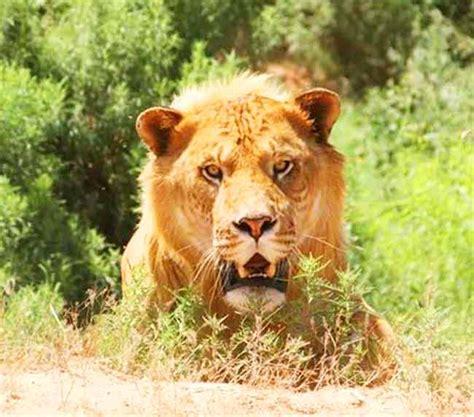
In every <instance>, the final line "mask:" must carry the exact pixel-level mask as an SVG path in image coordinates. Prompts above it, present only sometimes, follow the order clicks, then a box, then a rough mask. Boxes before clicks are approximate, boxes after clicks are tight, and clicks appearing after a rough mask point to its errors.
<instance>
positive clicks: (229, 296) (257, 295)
mask: <svg viewBox="0 0 474 417" xmlns="http://www.w3.org/2000/svg"><path fill="white" fill-rule="evenodd" d="M224 301H225V302H226V303H227V304H228V305H229V306H231V307H232V308H234V309H235V310H236V311H238V312H239V313H250V312H255V313H257V312H258V313H270V312H272V311H274V310H275V309H277V308H278V307H280V306H281V305H282V304H284V303H285V301H286V295H285V294H284V293H283V292H281V291H278V290H277V289H275V288H266V287H240V288H236V289H233V290H230V291H227V292H226V293H225V295H224Z"/></svg>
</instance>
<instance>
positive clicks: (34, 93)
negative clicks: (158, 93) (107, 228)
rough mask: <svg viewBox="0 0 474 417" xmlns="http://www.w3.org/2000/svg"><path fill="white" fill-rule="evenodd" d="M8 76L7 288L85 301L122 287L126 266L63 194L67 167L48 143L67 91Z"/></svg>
mask: <svg viewBox="0 0 474 417" xmlns="http://www.w3.org/2000/svg"><path fill="white" fill-rule="evenodd" d="M0 75H1V83H0V93H1V95H2V99H3V101H2V104H1V111H0V120H1V122H2V131H1V132H0V146H1V148H2V153H1V155H0V226H1V230H2V233H1V236H0V260H1V265H0V268H1V270H2V281H3V282H1V284H2V286H3V285H14V286H15V285H16V286H17V287H20V286H24V285H28V284H31V283H36V284H39V283H41V282H44V281H45V280H46V281H48V282H52V283H58V284H60V290H61V292H62V294H63V295H64V296H65V297H66V298H67V299H68V300H69V301H72V300H79V299H81V298H83V297H84V296H85V291H86V290H87V289H88V288H91V287H104V286H106V285H107V286H109V285H111V284H112V283H115V282H116V277H117V275H118V266H117V256H116V252H114V251H112V250H111V248H110V247H109V245H107V244H106V242H105V241H104V239H103V237H101V236H100V235H98V234H97V232H96V231H95V230H94V229H92V228H90V227H89V226H88V223H87V222H85V221H81V220H80V219H79V217H78V216H77V215H75V214H71V213H69V212H68V211H67V210H66V208H65V206H64V203H63V202H62V201H61V200H60V199H59V198H58V196H57V195H56V194H55V190H54V187H55V186H57V184H58V183H59V182H60V181H59V179H58V178H59V177H60V172H61V167H62V164H63V161H61V160H60V159H59V158H58V157H57V155H55V154H54V153H52V152H51V149H50V147H51V144H50V143H48V141H49V140H50V137H51V136H50V135H51V132H54V131H55V130H56V129H57V126H58V123H60V120H61V119H60V115H59V114H60V112H61V110H62V100H63V96H64V94H63V90H62V88H61V87H60V86H59V85H57V84H55V83H53V82H50V81H37V80H35V79H34V78H32V77H31V76H30V75H29V73H28V71H26V70H22V69H18V68H17V67H15V66H8V65H5V64H2V65H0ZM12 283H13V284H12Z"/></svg>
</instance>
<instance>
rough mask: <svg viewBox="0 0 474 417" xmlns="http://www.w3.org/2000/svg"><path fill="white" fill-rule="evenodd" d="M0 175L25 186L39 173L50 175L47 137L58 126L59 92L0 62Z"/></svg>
mask: <svg viewBox="0 0 474 417" xmlns="http://www.w3.org/2000/svg"><path fill="white" fill-rule="evenodd" d="M0 97H2V101H1V104H0V124H1V126H2V129H1V131H0V147H1V149H2V152H1V154H0V175H6V176H8V177H9V178H10V179H11V180H12V181H13V182H14V183H15V184H17V185H20V186H25V185H26V184H27V183H28V182H29V181H31V180H32V179H34V178H35V177H36V176H38V175H39V174H40V173H45V172H49V173H52V172H54V169H55V168H57V166H58V160H57V157H56V156H55V155H51V154H48V153H47V151H46V148H47V146H48V143H47V139H48V134H49V133H50V132H51V131H53V130H54V128H55V127H56V126H57V125H58V124H59V123H60V120H61V117H62V115H61V112H62V110H63V108H62V104H63V98H64V93H63V89H62V88H61V86H60V85H59V84H56V83H53V82H51V81H49V80H44V81H41V82H37V81H36V80H35V79H33V78H32V77H31V76H30V74H29V72H28V71H27V70H25V69H21V68H17V67H15V66H11V67H10V66H7V65H5V64H2V63H1V62H0Z"/></svg>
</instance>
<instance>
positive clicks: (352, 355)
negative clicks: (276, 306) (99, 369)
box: [0, 260, 473, 415]
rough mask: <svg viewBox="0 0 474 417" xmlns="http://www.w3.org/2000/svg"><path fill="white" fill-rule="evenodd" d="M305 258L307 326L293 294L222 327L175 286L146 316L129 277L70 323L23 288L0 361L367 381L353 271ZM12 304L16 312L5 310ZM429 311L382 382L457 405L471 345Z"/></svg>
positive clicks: (434, 403)
mask: <svg viewBox="0 0 474 417" xmlns="http://www.w3.org/2000/svg"><path fill="white" fill-rule="evenodd" d="M313 261H314V260H313ZM313 261H311V260H309V261H308V263H307V264H306V265H304V264H303V274H302V277H301V278H302V279H305V277H306V278H308V277H311V278H312V279H311V280H308V281H307V282H308V285H307V292H306V296H307V297H308V299H309V300H310V301H311V314H312V316H311V323H312V326H313V327H311V326H310V327H305V326H302V324H301V323H302V320H301V317H302V312H301V308H302V306H301V305H298V304H293V305H288V306H286V307H285V308H284V309H282V310H281V311H279V312H278V313H276V314H272V315H270V316H266V317H262V316H260V315H258V314H254V315H253V316H249V317H248V318H247V319H246V320H244V321H243V322H242V325H241V326H240V328H239V329H238V330H237V331H235V332H233V333H230V332H229V331H228V329H227V328H226V326H225V322H224V320H222V319H218V318H216V317H214V316H212V315H211V314H209V312H208V311H207V310H206V307H205V305H204V304H203V303H202V302H201V300H200V299H199V297H198V296H196V295H195V294H194V293H193V291H192V290H185V291H183V292H182V293H180V294H178V297H177V303H176V307H175V309H174V310H173V311H171V312H163V313H161V314H159V315H158V316H157V317H151V316H150V315H149V314H148V312H147V311H146V307H145V306H144V304H143V302H142V300H143V296H144V291H145V290H144V289H143V288H140V286H139V285H137V286H136V288H135V291H136V294H135V295H134V296H132V297H130V298H129V299H127V300H122V301H121V302H120V303H118V302H117V301H114V300H110V299H109V300H108V301H107V302H105V303H104V304H103V305H104V307H105V308H104V312H103V313H101V314H98V315H94V316H92V320H91V322H90V323H89V324H88V325H87V326H82V325H81V326H80V325H79V322H80V317H82V316H83V314H82V315H81V314H80V311H78V310H77V309H72V310H69V311H68V312H67V313H63V315H62V317H60V316H59V314H58V310H57V309H56V308H55V307H54V306H53V304H54V303H51V302H50V301H49V300H48V299H47V298H46V299H45V300H32V299H31V297H32V293H25V294H24V297H26V298H27V299H25V300H23V301H24V302H23V303H16V304H15V302H12V303H11V305H10V307H15V306H16V307H15V308H16V309H17V310H16V311H12V310H11V309H10V310H7V314H5V313H3V315H2V322H1V323H0V332H1V333H0V336H1V342H0V353H1V357H2V362H3V364H4V365H7V366H8V367H10V368H12V367H13V368H14V369H22V368H28V367H31V364H32V363H34V364H35V366H38V365H41V364H49V365H53V366H56V367H59V368H67V366H68V363H70V362H71V361H73V360H76V359H77V358H78V357H80V358H83V357H92V358H95V359H97V360H100V361H101V363H104V364H106V365H107V366H108V367H111V368H113V369H116V370H119V371H121V372H124V373H126V374H129V375H134V376H136V377H144V376H145V377H148V378H151V379H152V380H156V381H193V382H196V381H205V382H226V383H238V384H246V385H251V386H255V387H259V388H272V389H291V390H293V391H295V390H296V391H307V390H314V389H320V388H322V387H324V386H328V385H331V386H334V385H336V386H355V385H357V386H361V385H362V386H367V385H371V384H373V383H374V382H375V381H377V379H378V378H379V376H380V375H378V373H377V371H373V370H370V369H367V368H366V367H365V366H364V360H365V358H366V354H367V349H368V348H369V347H370V346H368V345H367V343H365V340H364V339H363V338H361V337H358V336H357V332H355V330H357V329H355V328H354V327H353V326H352V324H351V322H350V321H349V320H348V317H350V316H351V314H352V313H353V311H354V308H355V304H354V301H353V300H354V297H353V296H352V295H353V293H354V291H359V289H358V288H356V285H355V283H356V282H357V276H356V275H355V274H352V273H348V274H345V275H343V276H341V280H340V285H339V286H338V287H337V288H334V287H330V286H327V285H326V284H325V283H323V282H320V281H318V280H317V278H315V271H317V265H316V263H315V262H313ZM43 295H47V294H43ZM28 297H30V298H28ZM98 298H100V297H98V296H97V295H94V296H92V297H91V298H90V300H89V302H88V303H86V304H85V305H83V306H81V308H82V309H84V308H85V309H89V310H90V308H91V306H93V305H95V304H97V299H98ZM40 301H41V302H42V304H41V302H40ZM25 305H29V306H30V307H31V306H36V307H35V314H36V317H33V316H30V319H29V320H31V322H30V321H25V320H27V318H25V317H28V315H27V314H26V315H25V311H21V308H23V307H24V306H25ZM21 306H23V307H21ZM20 313H22V314H23V318H22V319H21V320H19V321H18V320H17V322H14V321H12V320H11V317H14V316H16V317H18V314H20ZM38 317H40V320H42V321H43V324H42V325H41V326H38V325H35V327H33V328H30V332H29V333H28V334H26V333H22V332H21V331H18V326H20V327H21V326H23V327H28V326H29V325H30V324H31V323H37V322H38ZM22 320H23V321H22ZM439 320H440V317H439V315H438V314H437V313H436V312H431V315H430V316H426V317H425V320H424V322H419V323H417V325H416V326H414V325H413V324H412V323H405V327H404V326H403V325H402V324H401V325H399V326H398V327H399V328H398V329H397V332H398V334H399V335H400V337H399V342H398V344H397V346H396V347H395V348H394V352H393V353H394V355H395V357H396V359H397V362H398V368H397V371H396V373H395V375H394V377H393V379H392V380H391V381H390V382H389V383H388V387H392V388H393V389H395V390H399V391H400V392H402V393H403V395H405V396H406V397H407V398H408V399H409V402H410V404H411V405H410V407H411V408H412V409H413V410H417V411H420V412H424V413H427V414H431V415H437V414H440V413H455V412H457V413H462V412H464V413H466V412H468V411H469V407H470V388H471V387H472V386H473V385H472V383H473V380H472V372H471V371H470V369H469V363H470V355H471V354H472V346H469V345H466V344H463V343H462V340H459V341H456V340H450V339H449V338H447V337H446V333H445V332H443V331H442V330H443V329H442V328H440V324H439ZM282 321H284V322H285V323H287V324H288V327H287V329H286V331H284V332H283V331H282V330H281V327H280V326H278V323H281V322H282Z"/></svg>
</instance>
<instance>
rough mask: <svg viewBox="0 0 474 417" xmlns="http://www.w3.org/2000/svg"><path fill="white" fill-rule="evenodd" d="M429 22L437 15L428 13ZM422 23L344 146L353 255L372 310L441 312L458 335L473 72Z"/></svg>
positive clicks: (467, 244)
mask: <svg viewBox="0 0 474 417" xmlns="http://www.w3.org/2000/svg"><path fill="white" fill-rule="evenodd" d="M435 19H436V17H435ZM444 24H445V23H443V21H442V20H439V21H438V23H437V24H433V25H432V26H430V27H429V28H428V29H427V31H426V33H425V34H424V36H423V37H422V38H421V40H420V42H419V44H418V46H417V47H416V48H415V49H414V51H413V54H412V56H411V58H410V60H409V62H408V70H407V72H406V73H405V74H404V75H403V77H402V79H401V82H400V84H398V85H392V86H390V87H389V88H386V89H376V90H373V91H371V92H370V94H369V95H368V97H367V101H366V104H365V106H364V107H363V108H362V112H361V113H360V114H359V116H358V117H359V120H358V122H357V124H359V126H360V132H359V134H358V137H357V139H353V140H351V143H350V144H347V143H346V146H347V151H348V152H349V153H350V154H351V155H352V156H353V158H354V159H353V161H351V163H350V164H349V169H350V171H349V179H350V189H351V190H350V193H349V195H350V204H349V207H350V209H349V220H350V227H351V234H352V241H353V243H354V245H355V246H357V245H360V246H362V249H361V250H356V249H355V250H354V251H353V252H352V255H353V261H354V262H355V263H358V264H359V265H360V266H361V268H362V271H364V273H365V276H366V278H367V279H368V281H369V282H370V285H371V286H372V287H373V288H374V292H373V295H372V299H373V301H374V303H375V305H376V306H378V307H379V308H382V309H386V310H388V311H391V312H392V314H393V315H394V316H396V315H399V314H400V313H403V314H407V315H409V316H422V315H423V314H424V311H425V310H427V309H431V308H437V309H442V310H449V311H450V321H451V325H452V327H451V331H461V327H460V326H462V324H461V323H465V320H467V318H468V316H469V310H470V308H471V306H472V301H473V299H472V271H473V268H474V263H473V252H472V247H473V245H474V236H473V233H472V201H473V196H474V190H473V172H472V168H471V167H472V166H473V162H474V156H473V153H472V144H471V143H470V142H469V140H470V139H469V137H470V136H472V132H471V131H470V128H471V125H472V114H473V111H474V101H473V99H472V95H471V93H470V84H471V83H472V81H471V79H472V68H470V67H467V68H459V66H457V65H456V64H455V63H454V62H453V61H452V58H451V56H450V50H449V44H448V42H447V37H446V36H445V34H446V30H449V28H446V27H445V26H444Z"/></svg>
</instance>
